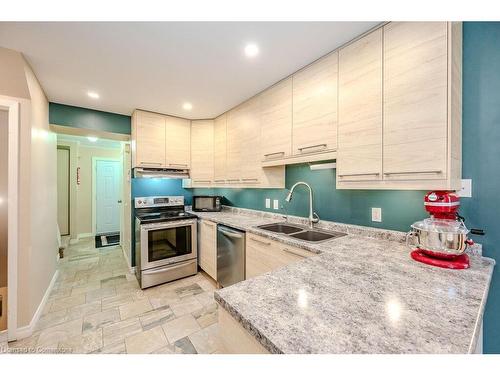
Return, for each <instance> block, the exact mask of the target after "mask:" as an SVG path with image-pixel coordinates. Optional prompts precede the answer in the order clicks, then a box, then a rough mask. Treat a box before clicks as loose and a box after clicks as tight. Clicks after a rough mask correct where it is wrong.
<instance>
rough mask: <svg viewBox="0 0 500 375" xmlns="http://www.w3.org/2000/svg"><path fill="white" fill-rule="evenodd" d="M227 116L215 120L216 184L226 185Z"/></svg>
mask: <svg viewBox="0 0 500 375" xmlns="http://www.w3.org/2000/svg"><path fill="white" fill-rule="evenodd" d="M226 131H227V128H226V114H223V115H221V116H219V117H217V118H216V119H215V120H214V184H215V185H222V184H225V183H226V160H227V159H226V154H227V152H226V140H227V134H226Z"/></svg>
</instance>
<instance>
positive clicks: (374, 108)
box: [337, 29, 382, 182]
mask: <svg viewBox="0 0 500 375" xmlns="http://www.w3.org/2000/svg"><path fill="white" fill-rule="evenodd" d="M338 137H339V139H338V144H339V148H338V157H337V177H338V181H339V182H342V181H366V180H380V179H381V178H382V29H378V30H375V31H374V32H372V33H371V34H369V35H367V36H365V37H364V38H361V39H359V40H357V41H356V42H354V43H352V44H350V45H348V46H347V47H345V48H342V49H341V50H340V52H339V130H338Z"/></svg>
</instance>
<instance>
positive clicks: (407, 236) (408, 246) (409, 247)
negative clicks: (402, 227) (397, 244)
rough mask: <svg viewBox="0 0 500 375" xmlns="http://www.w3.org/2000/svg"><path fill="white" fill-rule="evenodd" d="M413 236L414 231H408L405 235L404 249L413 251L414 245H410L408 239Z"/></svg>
mask: <svg viewBox="0 0 500 375" xmlns="http://www.w3.org/2000/svg"><path fill="white" fill-rule="evenodd" d="M414 235H415V232H414V231H412V230H411V231H409V232H408V233H406V247H407V248H408V249H410V250H415V245H410V237H413V236H414Z"/></svg>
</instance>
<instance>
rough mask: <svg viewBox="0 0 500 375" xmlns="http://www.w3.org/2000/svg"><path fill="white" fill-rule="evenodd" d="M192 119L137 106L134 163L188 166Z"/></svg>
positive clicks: (133, 144) (134, 116) (133, 125)
mask: <svg viewBox="0 0 500 375" xmlns="http://www.w3.org/2000/svg"><path fill="white" fill-rule="evenodd" d="M190 153H191V121H189V120H184V119H180V118H177V117H172V116H165V115H161V114H158V113H152V112H146V111H140V110H136V111H134V113H133V115H132V167H134V168H135V167H143V168H172V169H188V168H189V165H190V160H191V155H190Z"/></svg>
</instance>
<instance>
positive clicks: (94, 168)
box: [92, 156, 123, 237]
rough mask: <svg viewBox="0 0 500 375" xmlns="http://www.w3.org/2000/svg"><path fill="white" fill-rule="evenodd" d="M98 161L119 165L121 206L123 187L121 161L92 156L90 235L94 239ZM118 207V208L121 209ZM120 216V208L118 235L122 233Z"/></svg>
mask: <svg viewBox="0 0 500 375" xmlns="http://www.w3.org/2000/svg"><path fill="white" fill-rule="evenodd" d="M98 161H116V162H118V165H119V172H118V173H119V175H118V179H119V181H120V184H119V197H118V200H121V201H122V203H121V205H122V206H123V198H122V195H123V187H122V184H121V182H122V180H123V171H122V169H123V166H122V163H123V161H122V160H120V159H117V158H110V157H104V156H92V235H93V236H94V237H95V236H96V234H97V220H96V203H97V191H96V178H97V162H98ZM122 206H120V207H122ZM122 221H123V220H122V215H121V208H120V234H121V232H122V225H123V223H122Z"/></svg>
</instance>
